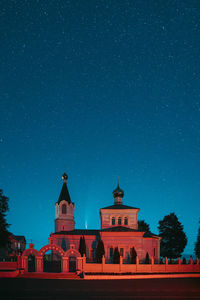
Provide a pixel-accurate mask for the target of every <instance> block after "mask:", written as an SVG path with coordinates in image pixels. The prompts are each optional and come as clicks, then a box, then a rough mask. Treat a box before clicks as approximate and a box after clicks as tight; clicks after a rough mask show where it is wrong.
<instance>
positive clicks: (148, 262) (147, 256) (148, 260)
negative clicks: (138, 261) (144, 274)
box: [144, 252, 150, 265]
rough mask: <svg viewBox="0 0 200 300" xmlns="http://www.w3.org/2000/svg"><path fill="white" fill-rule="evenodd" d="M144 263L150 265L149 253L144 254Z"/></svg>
mask: <svg viewBox="0 0 200 300" xmlns="http://www.w3.org/2000/svg"><path fill="white" fill-rule="evenodd" d="M144 263H145V264H146V265H148V264H150V258H149V253H148V252H147V254H146V257H145V261H144Z"/></svg>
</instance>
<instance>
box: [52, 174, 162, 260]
mask: <svg viewBox="0 0 200 300" xmlns="http://www.w3.org/2000/svg"><path fill="white" fill-rule="evenodd" d="M62 179H63V186H62V189H61V193H60V196H59V198H58V201H57V202H56V204H55V233H52V234H51V235H50V238H51V241H52V243H54V244H55V245H59V246H60V247H62V249H63V250H64V251H67V250H69V249H76V250H79V243H80V238H81V237H83V236H84V238H85V243H86V260H87V262H95V260H96V247H97V243H98V240H99V239H100V238H101V239H102V241H103V243H104V248H105V261H106V263H112V261H113V253H114V249H115V247H118V249H119V252H120V255H121V256H122V257H123V263H129V262H130V255H131V254H130V253H131V249H132V248H133V247H134V248H135V250H136V252H137V256H138V258H139V261H140V262H141V263H142V262H144V260H145V257H146V254H147V252H148V254H149V256H150V258H153V259H154V261H155V262H156V261H159V259H160V237H159V236H157V235H155V234H153V233H151V232H144V231H140V230H138V221H137V216H138V213H139V210H140V209H139V208H136V207H132V206H127V205H125V204H123V197H124V192H123V190H122V189H121V188H120V187H119V183H118V185H117V188H116V189H115V190H114V191H113V198H114V203H113V204H112V205H109V206H106V207H103V208H100V219H101V229H99V230H92V229H76V228H75V221H74V209H75V204H74V203H73V202H72V201H71V198H70V194H69V191H68V187H67V179H68V176H67V175H66V174H65V173H64V174H63V176H62Z"/></svg>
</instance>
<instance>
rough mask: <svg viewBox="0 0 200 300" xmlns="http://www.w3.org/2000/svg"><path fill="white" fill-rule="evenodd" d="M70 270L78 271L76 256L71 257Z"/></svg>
mask: <svg viewBox="0 0 200 300" xmlns="http://www.w3.org/2000/svg"><path fill="white" fill-rule="evenodd" d="M69 272H76V257H75V256H70V257H69Z"/></svg>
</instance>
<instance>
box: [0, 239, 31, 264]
mask: <svg viewBox="0 0 200 300" xmlns="http://www.w3.org/2000/svg"><path fill="white" fill-rule="evenodd" d="M25 248H26V239H25V237H24V236H23V235H14V234H13V233H10V234H9V237H8V243H7V245H6V246H5V247H2V248H1V249H0V257H1V258H2V259H6V260H7V259H8V260H10V259H11V260H12V259H13V260H16V259H17V256H18V255H19V254H22V253H23V252H24V250H25Z"/></svg>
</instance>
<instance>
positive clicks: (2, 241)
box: [0, 189, 10, 247]
mask: <svg viewBox="0 0 200 300" xmlns="http://www.w3.org/2000/svg"><path fill="white" fill-rule="evenodd" d="M8 200H9V199H8V197H6V196H4V195H3V191H2V190H1V189H0V247H5V246H7V245H8V237H9V234H10V233H9V232H8V226H9V225H8V223H7V222H6V212H7V211H8Z"/></svg>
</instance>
